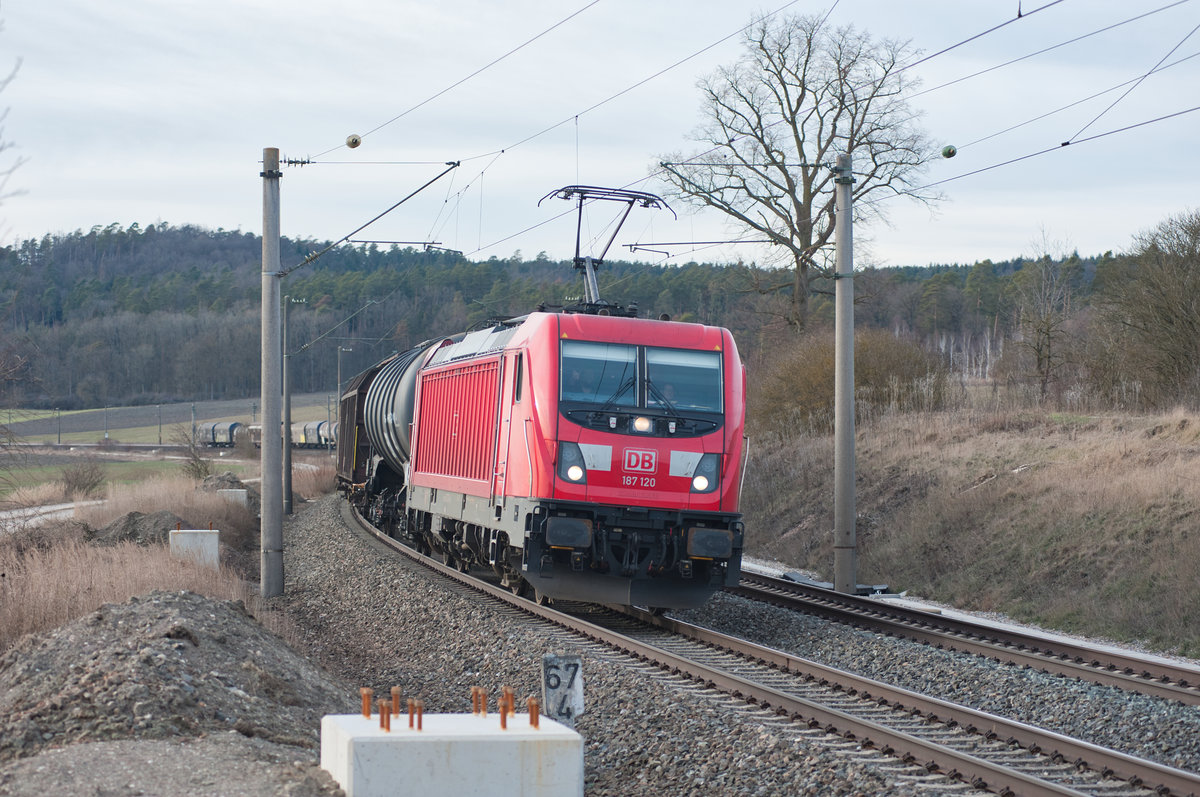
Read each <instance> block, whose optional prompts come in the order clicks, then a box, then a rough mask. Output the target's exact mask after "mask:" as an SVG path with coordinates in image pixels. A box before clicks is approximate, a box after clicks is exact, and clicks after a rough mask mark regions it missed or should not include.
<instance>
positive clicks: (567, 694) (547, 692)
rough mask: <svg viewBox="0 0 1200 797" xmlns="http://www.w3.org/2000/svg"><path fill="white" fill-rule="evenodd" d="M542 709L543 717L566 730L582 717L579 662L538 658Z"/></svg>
mask: <svg viewBox="0 0 1200 797" xmlns="http://www.w3.org/2000/svg"><path fill="white" fill-rule="evenodd" d="M542 705H543V707H544V708H545V712H546V716H547V717H550V718H551V719H554V720H558V721H559V722H561V723H562V724H563V725H566V726H567V727H568V728H574V727H575V718H576V717H578V716H579V715H580V714H582V713H583V658H582V657H580V656H555V655H553V654H547V655H545V656H542Z"/></svg>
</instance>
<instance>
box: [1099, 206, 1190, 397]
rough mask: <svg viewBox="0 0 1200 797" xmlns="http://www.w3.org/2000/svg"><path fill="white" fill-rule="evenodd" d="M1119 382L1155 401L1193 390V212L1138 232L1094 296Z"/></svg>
mask: <svg viewBox="0 0 1200 797" xmlns="http://www.w3.org/2000/svg"><path fill="white" fill-rule="evenodd" d="M1096 303H1097V305H1098V306H1099V307H1100V310H1101V314H1102V316H1101V317H1102V320H1103V322H1104V326H1105V327H1106V329H1107V330H1108V332H1109V334H1110V336H1111V339H1112V340H1113V343H1114V348H1113V350H1112V351H1110V352H1109V354H1110V356H1111V357H1112V358H1113V359H1114V360H1115V361H1116V362H1117V363H1119V364H1120V374H1119V378H1120V380H1122V381H1125V382H1129V383H1133V382H1137V383H1140V385H1141V387H1142V389H1143V391H1144V394H1145V397H1146V399H1147V400H1149V401H1151V402H1152V403H1155V404H1158V405H1160V406H1161V405H1165V404H1167V403H1169V402H1171V401H1176V400H1186V401H1189V402H1194V401H1195V396H1196V394H1197V392H1198V391H1200V211H1196V210H1193V211H1189V212H1186V213H1181V214H1179V215H1177V216H1172V217H1170V218H1168V219H1167V220H1165V221H1163V222H1162V223H1161V224H1159V225H1158V226H1157V227H1155V228H1154V229H1153V230H1150V231H1148V232H1144V233H1142V234H1140V235H1138V236H1137V238H1136V239H1135V242H1134V247H1133V250H1132V251H1131V252H1130V256H1129V259H1128V261H1126V262H1125V263H1122V264H1114V265H1113V266H1112V268H1111V270H1110V272H1109V273H1108V274H1106V278H1105V279H1104V280H1103V287H1102V289H1101V294H1100V296H1098V297H1097V301H1096Z"/></svg>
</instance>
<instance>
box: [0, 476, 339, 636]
mask: <svg viewBox="0 0 1200 797" xmlns="http://www.w3.org/2000/svg"><path fill="white" fill-rule="evenodd" d="M323 476H324V474H322V473H319V472H316V473H314V475H313V476H312V477H311V479H309V480H308V483H310V485H311V489H313V490H315V489H316V488H317V485H318V484H320V483H321V478H322V477H323ZM64 494H65V487H64V485H63V484H62V483H61V482H54V483H47V484H45V485H41V486H37V487H31V488H27V489H25V490H23V491H22V492H21V494H20V495H19V496H16V497H15V500H14V501H13V503H17V502H18V501H19V502H20V503H21V504H23V505H27V506H33V505H40V504H46V503H58V502H61V501H62V500H63V498H64ZM315 495H316V493H315V492H314V493H313V496H314V497H315ZM160 510H168V511H170V512H173V513H174V514H176V515H178V516H179V517H180V518H181V519H183V521H184V522H185V525H186V526H188V527H192V528H216V529H219V530H220V531H221V535H220V538H221V544H222V546H223V547H222V566H221V568H220V569H219V570H216V571H214V570H209V569H205V568H203V567H198V566H197V565H195V564H194V563H192V562H190V561H184V560H177V559H174V558H172V557H171V556H170V553H169V550H168V548H167V546H166V545H149V546H144V547H143V546H138V545H135V544H133V543H124V544H121V545H117V546H105V547H101V546H96V545H91V544H88V543H86V542H84V531H85V528H86V527H89V526H90V527H91V528H93V529H97V528H102V527H104V526H106V525H107V524H109V523H110V522H112V521H113V520H116V519H118V518H120V517H123V516H124V515H126V514H128V513H130V512H140V513H143V514H152V513H154V512H157V511H160ZM258 533H259V530H258V521H257V518H256V517H255V516H254V515H253V514H251V513H250V512H249V510H247V509H246V508H245V507H242V506H239V505H237V504H234V503H231V502H229V501H227V500H226V499H224V498H222V497H220V496H218V495H217V494H216V493H211V492H202V491H200V490H198V489H197V483H196V482H194V481H192V480H190V479H187V478H185V477H181V476H169V477H160V478H155V479H150V480H147V481H144V482H140V483H138V484H135V485H131V486H121V487H113V486H111V485H110V486H109V488H108V490H107V496H106V500H105V502H104V503H103V504H95V505H87V506H79V507H77V510H76V519H75V521H74V522H68V523H62V524H58V525H52V526H47V527H36V528H28V529H18V530H17V531H15V532H12V533H9V534H0V653H2V652H3V651H4V650H6V649H8V648H9V647H11V646H12V644H13V643H14V642H15V641H16V640H17V639H18V638H19V637H20V636H21V635H22V634H26V633H31V632H38V631H45V630H48V629H51V628H55V627H57V626H59V625H61V624H63V623H65V622H68V621H70V620H72V619H75V618H78V617H82V616H84V615H86V614H88V613H89V612H91V611H94V610H95V609H97V608H98V607H100V606H101V605H103V604H105V603H113V602H117V603H120V602H124V601H127V600H129V598H130V597H132V596H135V595H140V594H143V593H146V592H149V591H151V590H155V589H164V590H191V591H194V592H198V593H200V594H203V595H208V596H210V597H213V598H217V599H230V600H242V601H244V602H245V603H246V605H247V606H249V607H251V608H252V610H253V611H254V612H255V614H256V615H258V616H259V617H260V619H262V620H263V622H264V624H266V625H267V626H268V627H269V628H271V629H272V630H274V631H276V633H280V634H282V635H284V636H285V637H287V636H289V635H290V631H289V629H288V628H287V627H286V623H285V621H284V619H283V617H282V616H281V615H278V614H276V613H273V612H268V611H264V609H263V608H262V606H261V601H260V600H259V597H258V594H257V592H256V589H257V588H256V586H255V585H254V584H253V583H252V582H251V581H247V580H246V579H247V578H250V579H253V578H256V577H257V573H256V568H257V564H258V556H257V548H258ZM231 563H232V564H233V565H234V566H231Z"/></svg>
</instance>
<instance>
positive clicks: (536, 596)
mask: <svg viewBox="0 0 1200 797" xmlns="http://www.w3.org/2000/svg"><path fill="white" fill-rule="evenodd" d="M533 602H534V603H536V604H537V605H538V606H549V605H550V599H549V598H548V597H546V593H544V592H539V591H538V590H537V589H536V588H535V589H534V590H533Z"/></svg>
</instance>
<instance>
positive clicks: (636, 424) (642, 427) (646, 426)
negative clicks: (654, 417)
mask: <svg viewBox="0 0 1200 797" xmlns="http://www.w3.org/2000/svg"><path fill="white" fill-rule="evenodd" d="M653 428H654V422H653V421H651V420H650V419H649V418H647V417H646V416H645V415H639V416H638V417H636V418H634V419H633V431H635V432H638V433H640V434H646V433H647V432H649V431H650V430H651V429H653Z"/></svg>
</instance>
